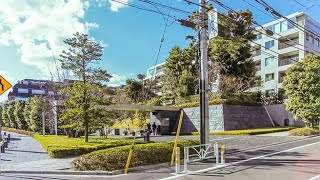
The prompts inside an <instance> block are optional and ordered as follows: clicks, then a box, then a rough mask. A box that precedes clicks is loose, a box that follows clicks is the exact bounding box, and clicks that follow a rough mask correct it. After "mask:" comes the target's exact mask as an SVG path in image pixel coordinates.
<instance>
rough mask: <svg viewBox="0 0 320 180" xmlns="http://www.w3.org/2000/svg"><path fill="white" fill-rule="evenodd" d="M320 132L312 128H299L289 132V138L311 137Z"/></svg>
mask: <svg viewBox="0 0 320 180" xmlns="http://www.w3.org/2000/svg"><path fill="white" fill-rule="evenodd" d="M319 133H320V132H319V131H317V130H314V129H312V128H297V129H293V130H291V131H289V136H311V135H316V134H319Z"/></svg>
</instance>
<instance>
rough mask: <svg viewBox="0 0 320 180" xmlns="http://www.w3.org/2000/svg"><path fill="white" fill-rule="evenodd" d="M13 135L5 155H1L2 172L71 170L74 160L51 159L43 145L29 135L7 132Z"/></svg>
mask: <svg viewBox="0 0 320 180" xmlns="http://www.w3.org/2000/svg"><path fill="white" fill-rule="evenodd" d="M7 134H10V135H11V142H10V143H9V144H8V148H6V151H5V153H1V161H0V162H1V170H2V171H22V170H23V171H36V170H37V171H46V170H61V169H67V168H70V162H71V161H72V160H73V158H68V159H54V158H50V157H49V155H48V154H47V152H46V151H45V150H44V149H43V147H42V146H41V144H40V143H39V142H38V141H36V140H35V139H33V138H32V137H30V136H27V135H21V134H17V133H13V132H7Z"/></svg>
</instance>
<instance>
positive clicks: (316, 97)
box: [282, 55, 320, 126]
mask: <svg viewBox="0 0 320 180" xmlns="http://www.w3.org/2000/svg"><path fill="white" fill-rule="evenodd" d="M319 61H320V56H317V55H307V56H305V58H304V59H303V60H302V61H299V62H296V63H295V64H294V65H292V66H291V67H289V68H288V69H287V71H286V76H285V78H284V80H283V84H282V85H283V87H284V90H285V92H286V94H287V96H288V100H287V101H285V104H286V110H288V111H290V112H292V113H293V115H294V118H295V119H302V120H303V121H304V122H305V123H306V125H307V126H311V124H312V123H313V121H315V120H319V119H320V76H319V72H320V71H319V70H320V63H319Z"/></svg>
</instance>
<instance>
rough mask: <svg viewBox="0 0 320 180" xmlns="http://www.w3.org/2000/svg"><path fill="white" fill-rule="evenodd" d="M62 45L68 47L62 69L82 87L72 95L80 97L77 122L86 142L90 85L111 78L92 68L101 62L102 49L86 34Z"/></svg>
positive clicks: (63, 53) (79, 35)
mask: <svg viewBox="0 0 320 180" xmlns="http://www.w3.org/2000/svg"><path fill="white" fill-rule="evenodd" d="M64 43H66V44H67V45H68V46H69V49H68V50H64V51H62V54H61V55H60V59H59V60H60V62H61V64H62V68H64V69H67V70H71V71H72V72H73V74H74V76H76V77H77V78H78V79H79V80H80V82H81V83H82V86H83V87H82V88H80V89H78V90H79V92H78V93H77V94H74V95H75V96H79V95H80V94H81V97H82V100H81V102H78V103H79V106H81V108H82V113H81V117H80V118H79V120H80V121H81V124H83V126H84V141H85V142H88V133H89V122H90V117H89V114H88V111H89V109H90V108H91V106H92V103H91V102H90V101H91V99H90V93H91V90H92V89H89V88H90V87H91V86H90V84H101V83H103V82H108V81H109V78H110V77H111V76H110V75H109V74H108V73H107V71H106V70H103V69H100V68H96V67H94V66H92V65H93V64H96V63H98V62H99V61H100V60H101V56H102V50H103V47H102V46H101V45H100V44H99V43H97V42H95V40H94V39H92V38H89V37H88V35H87V34H79V33H76V34H74V37H72V38H69V39H66V40H64ZM77 86H78V84H77ZM70 98H72V97H70ZM68 111H73V109H72V108H71V109H67V110H66V112H67V113H68Z"/></svg>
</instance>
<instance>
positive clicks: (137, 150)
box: [72, 140, 199, 171]
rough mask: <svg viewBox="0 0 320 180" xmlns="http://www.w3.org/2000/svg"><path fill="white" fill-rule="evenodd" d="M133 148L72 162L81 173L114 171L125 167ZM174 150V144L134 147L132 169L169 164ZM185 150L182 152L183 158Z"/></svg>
mask: <svg viewBox="0 0 320 180" xmlns="http://www.w3.org/2000/svg"><path fill="white" fill-rule="evenodd" d="M196 144H199V141H198V140H181V141H179V143H178V146H179V147H180V148H181V149H183V147H185V146H191V145H196ZM130 148H131V146H122V147H115V148H110V149H105V150H100V151H96V152H92V153H90V154H86V155H83V156H81V157H79V158H77V159H75V160H74V161H73V162H72V165H73V166H74V168H75V169H77V170H81V171H87V170H100V171H112V170H119V169H123V168H124V167H125V164H126V161H127V158H128V154H129V150H130ZM172 149H173V142H162V143H149V144H137V145H135V146H134V149H133V155H132V159H131V164H130V167H137V166H144V165H151V164H159V163H165V162H169V161H170V160H171V154H172ZM182 157H183V150H182V151H181V158H182Z"/></svg>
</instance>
